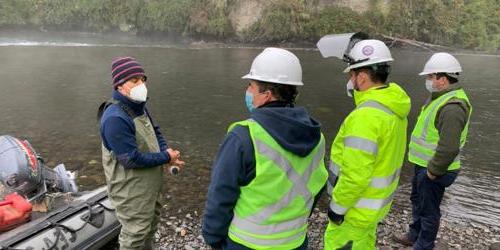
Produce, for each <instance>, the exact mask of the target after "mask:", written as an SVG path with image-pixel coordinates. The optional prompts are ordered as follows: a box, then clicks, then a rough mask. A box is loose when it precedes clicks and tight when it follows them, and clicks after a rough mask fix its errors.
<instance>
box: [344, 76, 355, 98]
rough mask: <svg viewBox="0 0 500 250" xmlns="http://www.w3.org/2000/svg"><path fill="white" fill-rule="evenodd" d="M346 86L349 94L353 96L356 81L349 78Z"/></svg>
mask: <svg viewBox="0 0 500 250" xmlns="http://www.w3.org/2000/svg"><path fill="white" fill-rule="evenodd" d="M345 88H346V91H347V96H349V97H352V93H353V92H354V83H352V81H351V80H349V81H348V82H347V84H346V85H345Z"/></svg>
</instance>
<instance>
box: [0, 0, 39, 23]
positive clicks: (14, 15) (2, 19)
mask: <svg viewBox="0 0 500 250" xmlns="http://www.w3.org/2000/svg"><path fill="white" fill-rule="evenodd" d="M31 12H32V5H31V3H30V2H29V1H19V0H1V3H0V25H25V24H28V23H29V19H30V15H31Z"/></svg>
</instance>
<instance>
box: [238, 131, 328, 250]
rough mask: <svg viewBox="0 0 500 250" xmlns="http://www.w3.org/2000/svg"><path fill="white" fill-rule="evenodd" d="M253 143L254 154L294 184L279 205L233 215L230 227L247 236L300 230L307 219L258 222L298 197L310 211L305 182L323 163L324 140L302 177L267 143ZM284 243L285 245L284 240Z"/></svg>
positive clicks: (250, 240)
mask: <svg viewBox="0 0 500 250" xmlns="http://www.w3.org/2000/svg"><path fill="white" fill-rule="evenodd" d="M255 142H256V143H255V145H254V146H255V149H256V150H257V152H258V153H259V154H261V155H263V156H266V157H267V158H269V159H270V160H271V161H273V162H274V164H276V165H277V166H279V167H280V168H281V169H282V170H283V171H284V172H285V173H286V175H287V177H288V179H289V180H290V182H292V183H294V186H293V187H292V188H291V189H290V191H288V193H287V194H286V195H284V196H283V197H282V198H281V199H280V200H279V201H278V202H276V203H275V204H273V205H270V206H268V207H265V208H263V209H262V210H260V211H259V212H258V213H256V214H254V215H251V216H248V217H246V218H241V217H239V216H238V215H237V214H234V217H233V220H232V222H231V224H233V225H234V226H236V227H237V228H239V229H241V230H243V231H246V232H248V233H252V234H261V235H262V234H263V235H269V234H276V233H281V232H284V231H290V230H293V229H299V228H301V227H303V226H304V225H306V223H307V217H299V218H297V219H294V220H290V221H285V222H282V223H278V224H271V225H264V224H261V222H262V221H265V220H267V219H268V218H269V217H271V216H272V215H273V214H275V213H277V212H278V211H280V210H281V209H283V208H284V207H286V206H287V205H288V204H289V203H290V202H291V201H292V200H293V199H294V198H295V197H297V196H299V195H301V196H302V197H303V198H304V200H305V201H306V206H307V208H308V209H309V210H310V209H311V208H312V204H313V201H314V200H313V196H312V194H311V192H310V191H309V189H308V188H307V182H308V180H309V179H310V177H311V174H312V173H313V172H314V171H315V170H316V169H317V168H318V167H319V166H320V165H321V164H320V162H321V161H322V160H323V157H324V154H325V147H324V144H325V141H324V138H323V137H322V138H321V141H320V144H319V147H320V148H319V150H318V152H317V153H316V155H315V156H314V158H313V160H312V162H311V163H310V165H309V166H308V167H307V168H306V170H305V171H304V173H303V174H302V175H300V174H299V173H297V172H296V171H295V169H294V168H293V167H292V164H291V163H290V162H289V161H288V159H286V158H285V157H283V156H282V155H281V154H280V153H279V152H277V151H275V150H274V149H273V148H271V147H269V146H268V145H267V144H265V143H264V142H262V141H260V140H258V139H255ZM231 233H233V234H235V235H236V236H238V237H240V236H241V233H236V232H235V231H234V230H231ZM240 238H241V239H244V240H246V241H248V242H252V243H254V244H264V243H262V242H263V241H269V243H265V245H268V244H272V242H276V244H281V243H283V241H281V240H263V239H260V238H254V237H251V236H249V235H245V237H240ZM294 238H296V237H294ZM289 240H290V239H289ZM284 242H286V240H285V241H284Z"/></svg>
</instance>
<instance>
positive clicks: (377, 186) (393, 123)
mask: <svg viewBox="0 0 500 250" xmlns="http://www.w3.org/2000/svg"><path fill="white" fill-rule="evenodd" d="M344 58H345V61H346V62H348V67H347V68H346V69H345V70H344V72H345V73H349V77H350V78H349V82H348V84H347V88H348V93H350V94H349V95H350V96H352V97H353V98H354V103H355V105H356V108H355V109H354V110H353V111H352V112H351V113H350V114H349V115H348V116H347V117H346V118H345V120H344V122H343V123H342V125H341V127H340V130H339V132H338V134H337V136H336V137H335V140H334V141H333V144H332V148H331V155H330V160H331V162H330V165H329V168H328V170H329V179H328V193H329V195H330V197H331V201H330V205H329V209H328V218H329V223H328V227H327V228H326V232H325V236H324V247H325V249H362V250H365V249H375V244H376V231H377V225H378V223H379V222H380V221H381V220H382V219H384V217H385V216H386V215H387V213H388V212H389V210H390V208H391V204H392V200H393V195H394V192H395V191H396V188H397V186H398V182H399V174H400V169H401V166H402V164H403V159H404V154H405V149H406V127H407V124H408V122H407V116H408V113H409V112H410V98H409V97H408V95H407V94H406V92H405V91H404V90H403V89H402V88H401V87H400V86H399V85H397V84H396V83H394V82H390V83H387V77H388V76H389V72H390V66H389V64H388V62H390V61H393V59H392V57H391V53H390V51H389V48H387V46H386V45H385V44H384V43H383V42H381V41H379V40H361V41H358V42H357V43H355V44H354V46H353V47H352V49H351V50H350V51H346V52H345V54H344Z"/></svg>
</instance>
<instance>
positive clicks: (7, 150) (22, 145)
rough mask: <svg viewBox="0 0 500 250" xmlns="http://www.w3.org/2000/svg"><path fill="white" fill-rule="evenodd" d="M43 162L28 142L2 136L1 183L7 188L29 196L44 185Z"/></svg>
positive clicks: (0, 146)
mask: <svg viewBox="0 0 500 250" xmlns="http://www.w3.org/2000/svg"><path fill="white" fill-rule="evenodd" d="M42 168H43V162H42V161H41V158H40V157H38V155H37V154H36V152H35V150H34V149H33V147H31V145H30V143H29V142H28V141H26V140H19V139H17V138H14V137H12V136H9V135H4V136H0V181H1V182H2V184H3V185H4V187H5V188H7V189H10V190H14V191H16V192H18V193H19V194H23V195H26V196H29V195H30V194H32V193H33V192H36V191H37V190H38V189H39V187H40V185H42V184H43V183H42V182H43V176H42V175H43V169H42Z"/></svg>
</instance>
